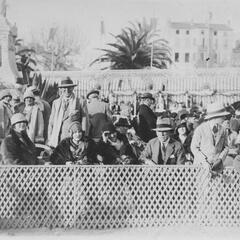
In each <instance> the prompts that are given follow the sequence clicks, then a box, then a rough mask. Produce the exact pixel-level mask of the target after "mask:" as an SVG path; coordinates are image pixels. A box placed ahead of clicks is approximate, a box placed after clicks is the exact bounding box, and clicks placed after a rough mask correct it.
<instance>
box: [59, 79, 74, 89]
mask: <svg viewBox="0 0 240 240" xmlns="http://www.w3.org/2000/svg"><path fill="white" fill-rule="evenodd" d="M76 86H77V84H74V83H73V81H72V79H71V78H70V77H67V78H66V79H63V80H61V83H60V85H59V86H58V88H68V87H76Z"/></svg>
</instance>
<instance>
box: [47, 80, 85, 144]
mask: <svg viewBox="0 0 240 240" xmlns="http://www.w3.org/2000/svg"><path fill="white" fill-rule="evenodd" d="M75 86H77V85H76V84H74V83H73V81H72V80H71V79H70V78H69V77H67V78H66V79H63V80H62V81H61V84H60V86H58V88H59V90H60V91H61V94H60V98H58V99H56V100H54V101H53V105H52V112H51V115H50V118H49V124H48V145H49V146H52V147H56V146H57V145H58V143H59V142H60V141H61V140H62V139H64V138H66V137H68V127H69V124H70V123H71V122H73V121H79V122H80V123H82V129H83V131H86V114H85V112H84V110H83V107H82V105H81V101H80V99H79V98H78V97H77V96H75V94H74V93H73V90H74V87H75Z"/></svg>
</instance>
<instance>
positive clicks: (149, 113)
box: [137, 93, 157, 142]
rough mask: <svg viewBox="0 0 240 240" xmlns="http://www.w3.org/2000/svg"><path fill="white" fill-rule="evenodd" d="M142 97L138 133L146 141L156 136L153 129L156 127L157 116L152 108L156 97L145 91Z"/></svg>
mask: <svg viewBox="0 0 240 240" xmlns="http://www.w3.org/2000/svg"><path fill="white" fill-rule="evenodd" d="M140 98H141V104H140V106H139V110H138V117H139V124H138V128H137V134H138V135H139V137H140V138H141V139H142V140H143V141H144V142H148V141H149V140H151V139H152V138H154V137H156V133H155V132H154V131H153V130H152V129H153V128H156V120H157V117H156V115H155V114H154V112H153V110H152V109H151V105H152V104H153V103H154V101H155V99H154V98H153V96H152V94H151V93H144V94H142V95H141V96H140Z"/></svg>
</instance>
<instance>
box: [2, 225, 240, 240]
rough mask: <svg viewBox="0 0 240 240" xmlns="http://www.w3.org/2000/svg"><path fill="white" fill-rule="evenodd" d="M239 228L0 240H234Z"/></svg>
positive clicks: (6, 235) (6, 239)
mask: <svg viewBox="0 0 240 240" xmlns="http://www.w3.org/2000/svg"><path fill="white" fill-rule="evenodd" d="M239 236H240V228H216V227H212V228H210V227H209V228H204V227H174V228H170V227H168V228H141V229H114V230H91V231H90V230H66V231H65V230H64V229H54V230H48V229H39V230H34V229H31V230H7V231H0V239H1V240H15V239H16V240H22V239H24V240H28V239H32V240H40V239H41V240H65V239H66V240H75V239H76V240H103V239H104V240H118V239H121V240H130V239H136V240H152V239H153V240H160V239H161V240H162V239H164V240H172V239H177V240H181V239H184V240H194V239H201V240H208V239H209V240H222V239H224V240H234V239H236V240H238V239H239Z"/></svg>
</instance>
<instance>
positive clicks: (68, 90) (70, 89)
mask: <svg viewBox="0 0 240 240" xmlns="http://www.w3.org/2000/svg"><path fill="white" fill-rule="evenodd" d="M73 89H74V87H66V88H62V89H61V94H62V96H63V97H66V98H69V97H70V96H71V95H72V93H73Z"/></svg>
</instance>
